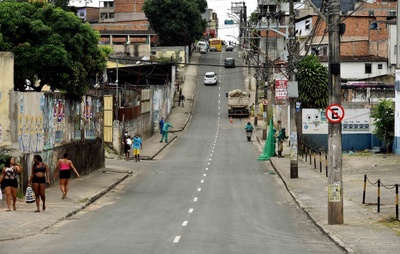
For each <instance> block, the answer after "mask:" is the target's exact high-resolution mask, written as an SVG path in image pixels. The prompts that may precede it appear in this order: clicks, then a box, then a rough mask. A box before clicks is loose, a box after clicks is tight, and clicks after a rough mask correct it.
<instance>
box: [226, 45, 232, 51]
mask: <svg viewBox="0 0 400 254" xmlns="http://www.w3.org/2000/svg"><path fill="white" fill-rule="evenodd" d="M225 51H226V52H228V51H233V46H231V45H229V46H226V48H225Z"/></svg>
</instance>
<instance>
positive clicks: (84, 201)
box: [79, 198, 89, 203]
mask: <svg viewBox="0 0 400 254" xmlns="http://www.w3.org/2000/svg"><path fill="white" fill-rule="evenodd" d="M79 202H81V203H87V202H89V199H88V198H83V199H81V200H79Z"/></svg>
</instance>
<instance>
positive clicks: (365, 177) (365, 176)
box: [362, 174, 367, 204]
mask: <svg viewBox="0 0 400 254" xmlns="http://www.w3.org/2000/svg"><path fill="white" fill-rule="evenodd" d="M366 190H367V174H365V175H364V190H363V200H362V203H363V204H365V192H366Z"/></svg>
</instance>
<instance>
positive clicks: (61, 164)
mask: <svg viewBox="0 0 400 254" xmlns="http://www.w3.org/2000/svg"><path fill="white" fill-rule="evenodd" d="M71 168H72V169H73V170H74V172H75V174H76V175H77V176H78V177H81V176H80V175H79V173H78V171H77V170H76V168H75V167H74V164H73V163H72V161H71V160H70V159H69V155H68V153H64V156H63V158H62V159H59V160H58V162H57V165H56V174H55V177H56V178H57V174H58V173H57V172H60V190H61V192H62V199H65V198H66V197H67V193H68V183H69V178H70V177H71Z"/></svg>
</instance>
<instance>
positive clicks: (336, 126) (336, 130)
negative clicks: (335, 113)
mask: <svg viewBox="0 0 400 254" xmlns="http://www.w3.org/2000/svg"><path fill="white" fill-rule="evenodd" d="M327 7H329V8H327V9H328V10H329V11H328V34H329V81H328V90H329V91H328V92H329V104H330V105H332V104H336V105H338V106H340V105H341V98H340V93H341V83H340V1H339V0H328V5H327ZM343 113H344V112H343ZM342 178H343V177H342V124H341V122H338V123H329V124H328V224H329V225H333V224H343V181H342Z"/></svg>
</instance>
